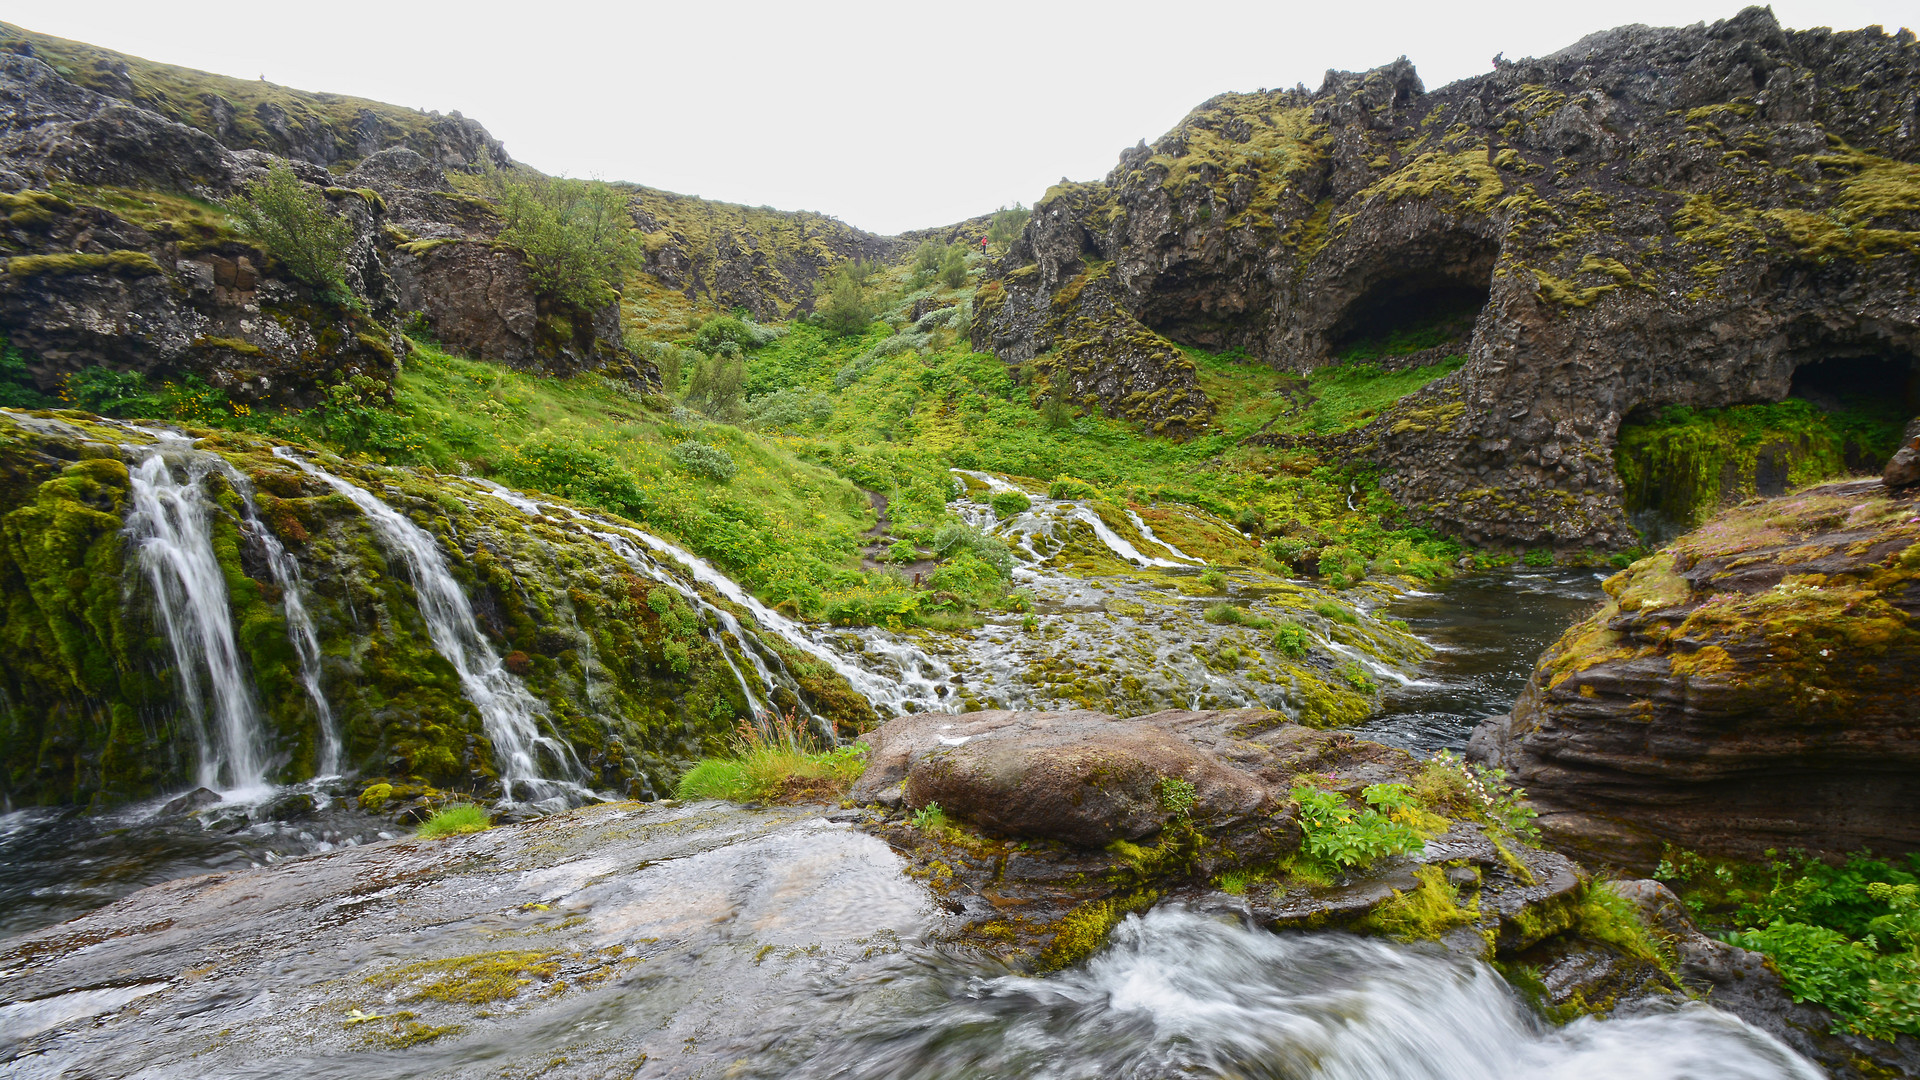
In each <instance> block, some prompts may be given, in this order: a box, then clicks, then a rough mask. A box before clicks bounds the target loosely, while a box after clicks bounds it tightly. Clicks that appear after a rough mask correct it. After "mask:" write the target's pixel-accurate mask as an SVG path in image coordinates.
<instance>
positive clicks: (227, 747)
mask: <svg viewBox="0 0 1920 1080" xmlns="http://www.w3.org/2000/svg"><path fill="white" fill-rule="evenodd" d="M155 434H156V435H157V436H159V437H160V442H159V444H158V445H157V446H155V447H152V448H150V449H148V450H147V451H146V456H145V457H144V458H143V459H142V460H141V461H140V462H139V463H138V464H136V465H135V466H134V467H133V468H132V469H131V470H129V477H130V478H131V480H132V499H133V508H132V510H131V511H130V512H129V513H128V514H127V520H126V530H127V535H128V538H129V539H130V540H132V542H133V545H134V553H135V558H136V560H137V561H138V562H139V564H140V568H141V571H142V572H143V573H144V574H145V575H146V578H147V581H148V583H149V584H150V585H152V587H153V596H154V607H155V610H156V612H157V613H158V615H159V622H160V630H161V632H162V633H163V634H165V635H166V638H167V644H168V646H169V647H170V648H171V649H172V651H173V666H174V673H175V678H176V680H177V682H178V685H179V690H180V697H181V700H182V701H183V702H184V703H185V704H186V707H187V713H188V715H189V716H191V717H192V718H193V721H194V724H195V726H196V728H197V729H198V733H199V742H200V765H199V770H198V782H199V784H200V786H201V787H205V788H212V789H215V790H220V791H225V792H229V793H232V794H236V795H241V796H243V797H245V796H247V795H252V794H257V793H259V792H262V791H264V790H265V789H266V788H267V786H268V785H267V779H266V773H267V761H266V756H267V755H266V750H265V748H264V746H263V745H262V744H263V739H262V737H261V725H260V713H259V710H258V709H257V708H256V707H255V705H254V701H253V694H252V691H251V689H250V684H249V682H248V679H247V676H246V672H245V670H244V669H243V666H242V664H241V661H240V647H239V645H238V643H237V642H236V641H235V640H234V636H233V611H232V608H231V607H229V606H228V602H227V581H226V575H225V573H224V572H223V571H222V570H221V568H220V560H219V558H218V557H217V556H215V554H214V550H213V532H212V512H213V503H212V502H211V500H209V499H208V498H207V495H206V492H205V491H204V490H203V489H202V487H201V484H202V481H204V480H205V479H206V476H207V474H208V473H209V472H212V471H214V469H215V468H216V464H215V463H216V462H217V461H218V460H219V459H217V458H216V457H215V456H214V455H212V454H208V453H203V452H198V451H195V450H193V449H192V447H191V444H190V443H189V442H188V441H187V440H186V439H184V438H181V437H179V436H175V435H170V434H166V433H155ZM176 460H177V461H178V463H179V466H180V471H181V475H179V476H176V475H175V473H174V469H173V465H174V462H175V461H176Z"/></svg>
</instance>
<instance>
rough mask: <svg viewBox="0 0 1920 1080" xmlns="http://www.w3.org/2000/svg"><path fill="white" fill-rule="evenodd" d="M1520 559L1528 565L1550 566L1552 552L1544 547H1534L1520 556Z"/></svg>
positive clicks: (1551, 563)
mask: <svg viewBox="0 0 1920 1080" xmlns="http://www.w3.org/2000/svg"><path fill="white" fill-rule="evenodd" d="M1520 561H1521V562H1523V563H1525V564H1527V565H1528V566H1534V567H1544V566H1552V565H1553V552H1551V551H1548V550H1547V549H1546V548H1534V549H1533V550H1531V551H1529V552H1527V553H1526V555H1525V556H1524V557H1522V558H1521V560H1520Z"/></svg>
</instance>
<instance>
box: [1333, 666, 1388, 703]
mask: <svg viewBox="0 0 1920 1080" xmlns="http://www.w3.org/2000/svg"><path fill="white" fill-rule="evenodd" d="M1340 677H1341V678H1343V679H1345V680H1347V684H1348V685H1350V686H1352V687H1353V688H1354V689H1355V690H1358V691H1359V692H1360V693H1362V694H1366V695H1367V696H1369V697H1371V696H1373V695H1374V694H1377V693H1379V692H1380V686H1379V684H1378V683H1376V682H1374V681H1373V677H1372V676H1370V675H1368V674H1367V669H1366V668H1363V667H1361V666H1360V661H1358V660H1349V661H1347V662H1346V663H1344V664H1342V665H1340Z"/></svg>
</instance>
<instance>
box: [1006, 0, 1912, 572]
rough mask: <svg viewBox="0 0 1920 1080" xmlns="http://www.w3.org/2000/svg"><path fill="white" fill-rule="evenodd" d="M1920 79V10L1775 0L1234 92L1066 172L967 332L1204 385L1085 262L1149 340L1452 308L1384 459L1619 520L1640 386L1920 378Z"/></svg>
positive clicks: (1392, 322) (1490, 533) (1320, 337)
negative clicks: (1096, 164)
mask: <svg viewBox="0 0 1920 1080" xmlns="http://www.w3.org/2000/svg"><path fill="white" fill-rule="evenodd" d="M1917 102H1920V47H1916V45H1915V42H1914V38H1913V36H1912V34H1911V33H1907V32H1902V33H1901V34H1899V35H1889V34H1886V33H1883V32H1882V31H1880V30H1879V29H1878V28H1869V29H1866V30H1861V31H1855V32H1845V33H1835V32H1833V31H1828V30H1810V31H1787V30H1784V29H1782V28H1781V27H1780V26H1779V25H1778V23H1777V22H1776V21H1775V20H1774V18H1773V16H1772V15H1771V13H1769V12H1768V11H1766V10H1765V9H1761V8H1752V9H1748V10H1747V11H1745V12H1743V13H1741V14H1740V15H1739V16H1737V17H1736V18H1733V19H1730V20H1726V21H1723V22H1719V23H1715V24H1713V25H1711V26H1708V25H1699V26H1694V27H1689V28H1685V29H1654V28H1649V27H1644V26H1633V27H1625V28H1621V29H1619V30H1614V31H1610V32H1607V33H1602V34H1595V35H1592V36H1590V37H1588V38H1586V39H1584V40H1582V41H1581V42H1579V43H1578V44H1576V45H1574V46H1572V47H1570V48H1568V49H1565V50H1562V51H1561V52H1558V53H1555V54H1553V55H1551V56H1547V57H1544V58H1539V59H1528V60H1522V61H1517V62H1506V61H1502V62H1500V63H1499V64H1498V65H1497V68H1496V70H1495V71H1493V72H1491V73H1489V74H1487V75H1482V76H1479V77H1476V78H1472V79H1467V80H1463V81H1461V82H1458V83H1455V84H1452V85H1449V86H1447V87H1444V88H1442V89H1439V90H1435V91H1432V92H1428V91H1426V90H1425V89H1424V87H1423V86H1422V84H1421V82H1420V80H1419V78H1418V77H1417V75H1416V74H1415V72H1414V71H1413V68H1412V66H1411V65H1409V64H1408V63H1406V62H1405V61H1404V60H1402V61H1400V62H1397V63H1395V64H1392V65H1388V66H1386V67H1383V68H1380V69H1377V70H1375V71H1372V72H1367V73H1365V74H1351V73H1341V72H1330V73H1329V74H1328V76H1327V78H1326V80H1325V82H1324V83H1323V84H1322V85H1321V87H1320V88H1319V89H1318V90H1316V91H1312V92H1309V91H1307V90H1306V89H1304V88H1297V89H1293V90H1278V91H1261V92H1257V93H1250V94H1225V95H1221V96H1219V97H1216V98H1214V99H1212V100H1210V101H1208V102H1206V103H1205V104H1203V105H1201V106H1200V107H1199V108H1198V109H1196V110H1194V112H1193V113H1191V114H1190V115H1189V116H1188V117H1187V118H1186V119H1185V120H1183V121H1182V122H1181V123H1180V124H1179V125H1178V126H1177V127H1175V128H1174V129H1173V130H1172V131H1171V132H1169V133H1167V135H1165V136H1163V137H1162V138H1161V139H1160V140H1159V141H1157V142H1156V143H1154V144H1153V145H1152V146H1147V145H1144V144H1143V145H1141V146H1138V147H1136V148H1134V149H1132V150H1129V151H1127V152H1125V153H1124V154H1122V155H1121V159H1120V162H1119V164H1118V165H1117V166H1116V167H1115V168H1114V169H1113V171H1112V172H1110V173H1109V174H1108V176H1107V177H1106V178H1105V180H1104V181H1101V182H1099V183H1091V184H1063V185H1061V186H1059V187H1056V188H1054V189H1053V190H1052V191H1050V192H1048V194H1047V196H1046V197H1045V198H1044V199H1042V200H1041V201H1040V202H1039V203H1038V204H1037V205H1036V206H1035V208H1034V214H1033V217H1032V219H1031V220H1030V222H1029V224H1028V226H1027V230H1026V233H1025V235H1024V236H1023V237H1022V239H1021V240H1020V241H1019V242H1018V243H1016V244H1015V245H1014V247H1013V249H1012V251H1011V252H1010V254H1009V255H1008V257H1007V258H1006V259H1005V260H1004V261H1003V262H1002V264H1001V265H1000V267H999V273H998V277H999V281H998V288H999V289H1001V290H1003V291H1004V298H1000V299H996V300H995V301H994V302H992V303H985V302H983V303H981V304H980V305H979V311H980V316H979V317H978V318H977V319H976V324H975V345H976V347H978V348H991V349H992V350H994V351H995V352H997V353H999V354H1000V355H1001V356H1002V358H1004V359H1006V360H1008V361H1009V362H1010V363H1028V362H1030V361H1031V360H1032V358H1034V357H1038V356H1043V355H1045V354H1046V352H1047V350H1048V349H1049V348H1053V349H1056V350H1066V349H1072V348H1073V343H1074V342H1076V341H1077V342H1079V343H1080V347H1079V350H1078V352H1079V356H1078V358H1077V359H1076V360H1075V361H1074V363H1073V364H1071V365H1069V370H1075V369H1077V368H1078V367H1081V366H1085V367H1087V368H1089V369H1091V370H1089V371H1087V372H1084V373H1078V374H1080V375H1081V376H1082V377H1083V378H1089V377H1090V378H1091V379H1092V381H1097V380H1098V374H1097V373H1098V372H1099V371H1100V370H1101V369H1102V368H1103V367H1114V368H1116V369H1119V370H1121V371H1123V372H1125V379H1124V382H1125V384H1126V386H1127V392H1128V393H1131V392H1135V391H1137V390H1138V389H1140V388H1141V382H1142V379H1143V377H1144V378H1145V379H1147V380H1150V381H1153V382H1155V383H1156V385H1157V386H1158V387H1160V388H1172V390H1173V392H1174V393H1176V394H1186V393H1187V391H1186V390H1185V389H1184V387H1185V385H1186V384H1185V383H1184V382H1183V379H1182V376H1181V373H1180V372H1179V371H1178V370H1177V366H1176V365H1173V364H1171V363H1162V364H1160V365H1159V366H1158V367H1157V368H1151V366H1150V367H1149V369H1148V370H1146V371H1144V372H1143V370H1142V368H1141V365H1140V364H1139V362H1138V360H1137V359H1136V356H1135V353H1134V352H1132V351H1129V349H1128V348H1126V347H1121V346H1119V345H1117V344H1116V343H1115V340H1114V337H1115V336H1114V335H1112V334H1108V333H1102V332H1092V331H1082V330H1076V329H1073V328H1072V327H1071V326H1070V325H1063V324H1062V323H1061V322H1060V320H1059V319H1056V318H1052V317H1049V313H1050V312H1052V311H1054V310H1056V309H1057V310H1059V311H1060V312H1063V313H1067V314H1068V316H1069V319H1070V318H1071V313H1072V312H1074V311H1075V310H1077V309H1078V307H1080V306H1081V305H1083V304H1088V305H1095V310H1091V311H1089V313H1088V321H1089V323H1090V324H1092V325H1094V326H1105V325H1108V324H1110V323H1112V322H1113V319H1112V318H1111V317H1109V316H1108V315H1107V314H1106V313H1105V311H1104V310H1103V309H1099V308H1098V305H1102V304H1105V303H1106V302H1107V297H1108V295H1109V294H1107V293H1105V292H1103V291H1098V290H1091V289H1088V290H1083V291H1082V292H1081V293H1080V294H1079V295H1078V296H1075V295H1074V294H1073V292H1072V290H1073V289H1074V288H1075V287H1076V283H1077V282H1079V281H1080V280H1081V279H1083V278H1088V277H1090V276H1093V275H1100V276H1101V280H1103V281H1105V282H1109V283H1111V289H1112V293H1111V294H1110V295H1111V297H1112V300H1113V302H1114V304H1115V307H1116V308H1117V311H1118V312H1119V313H1120V314H1121V315H1123V316H1124V317H1125V319H1128V320H1132V321H1134V322H1137V323H1138V324H1139V325H1140V326H1142V327H1143V328H1144V330H1145V331H1146V332H1148V333H1150V334H1152V335H1157V336H1159V337H1161V338H1163V339H1167V340H1170V341H1171V342H1175V343H1179V344H1182V345H1191V346H1198V347H1202V348H1206V349H1210V350H1226V349H1230V348H1241V349H1245V350H1246V351H1247V352H1248V353H1249V354H1250V355H1251V356H1253V357H1255V358H1257V359H1259V360H1262V361H1264V362H1266V363H1268V364H1272V365H1274V366H1277V367H1280V368H1283V369H1289V370H1295V371H1305V370H1309V369H1313V368H1317V367H1320V366H1322V365H1325V364H1328V363H1331V362H1334V361H1336V360H1337V359H1338V358H1340V357H1341V356H1343V355H1346V354H1348V353H1349V352H1350V351H1351V350H1353V349H1354V348H1355V347H1357V346H1363V345H1364V346H1369V348H1371V347H1373V346H1377V345H1378V344H1379V343H1381V342H1383V341H1388V340H1390V339H1392V338H1393V335H1395V334H1396V333H1401V334H1405V333H1406V332H1408V331H1422V332H1427V333H1429V334H1430V335H1438V336H1440V337H1446V336H1448V335H1451V334H1454V333H1455V330H1454V329H1451V328H1453V327H1460V328H1463V333H1462V339H1461V340H1460V342H1459V348H1458V351H1463V352H1466V353H1467V354H1468V355H1469V357H1470V360H1469V362H1468V363H1467V364H1466V366H1465V367H1464V368H1462V369H1461V370H1460V371H1459V372H1458V373H1457V374H1455V375H1453V376H1450V377H1449V378H1447V379H1445V380H1442V381H1440V382H1438V383H1435V384H1433V385H1431V386H1430V387H1429V388H1428V389H1427V390H1426V391H1424V392H1423V393H1422V394H1420V395H1416V396H1415V397H1414V398H1412V399H1410V400H1408V401H1406V402H1404V403H1403V405H1402V406H1401V408H1399V409H1397V410H1394V411H1392V412H1390V413H1389V414H1387V415H1385V416H1383V418H1382V419H1380V420H1379V421H1378V422H1377V423H1375V424H1374V425H1373V426H1372V427H1371V428H1369V429H1367V430H1368V435H1369V438H1368V442H1367V445H1366V447H1365V452H1366V453H1367V454H1368V455H1369V456H1371V457H1372V458H1373V459H1374V460H1375V461H1377V462H1379V463H1380V464H1381V465H1382V467H1383V468H1384V469H1385V471H1386V475H1385V478H1384V481H1383V482H1384V483H1385V485H1386V486H1387V487H1388V488H1389V490H1390V491H1391V492H1392V493H1393V494H1394V495H1395V497H1396V498H1397V499H1398V500H1399V501H1400V502H1401V504H1402V505H1403V506H1405V507H1407V508H1408V509H1409V512H1411V513H1413V514H1414V515H1415V516H1417V517H1420V518H1423V519H1424V520H1426V521H1428V522H1430V523H1431V524H1433V525H1435V526H1438V527H1441V528H1443V529H1446V530H1448V531H1450V532H1453V533H1456V534H1459V535H1462V536H1465V537H1467V538H1469V539H1471V540H1474V541H1477V542H1501V543H1513V544H1528V545H1541V544H1545V545H1555V546H1561V547H1580V546H1587V545H1591V546H1596V547H1624V546H1628V545H1630V544H1631V543H1632V542H1633V540H1634V537H1633V533H1632V532H1631V531H1630V529H1629V528H1628V525H1627V522H1626V520H1625V518H1624V516H1623V512H1622V508H1621V504H1620V482H1619V478H1618V477H1617V476H1616V475H1615V472H1614V468H1613V446H1614V439H1615V433H1616V432H1617V430H1618V428H1619V426H1620V424H1621V422H1622V421H1623V420H1624V419H1625V418H1627V417H1628V416H1629V415H1630V414H1633V413H1634V412H1635V411H1636V410H1643V409H1649V408H1655V407H1660V406H1665V405H1671V404H1680V405H1689V406H1695V407H1708V406H1721V405H1731V404H1736V403H1741V402H1750V401H1774V400H1779V399H1780V398H1782V397H1783V396H1785V395H1786V394H1787V393H1788V392H1789V390H1790V389H1792V387H1793V384H1794V378H1795V373H1796V371H1799V370H1801V369H1805V368H1808V367H1810V366H1812V365H1822V366H1823V367H1848V366H1859V365H1864V368H1863V370H1867V369H1870V370H1872V371H1875V372H1878V371H1880V370H1882V369H1883V368H1884V369H1885V370H1887V371H1890V372H1895V373H1896V374H1895V376H1894V377H1892V378H1891V381H1892V383H1893V385H1895V386H1899V385H1901V384H1902V383H1903V382H1905V383H1907V385H1908V386H1909V387H1911V386H1912V384H1911V382H1909V381H1908V380H1906V379H1904V378H1901V377H1899V376H1898V372H1902V371H1905V372H1911V371H1912V370H1913V369H1914V365H1915V362H1916V361H1915V357H1916V356H1920V309H1916V307H1915V306H1914V304H1915V301H1914V300H1913V297H1914V296H1915V295H1916V294H1917V293H1916V282H1920V258H1917V256H1916V253H1917V252H1920V196H1917V195H1916V193H1920V172H1916V171H1915V170H1916V166H1915V165H1914V164H1913V161H1914V160H1915V157H1916V155H1920V118H1916V111H1915V110H1916V107H1920V106H1917V105H1916V103H1917ZM991 288H992V286H989V289H991ZM988 295H989V293H988V292H987V291H984V290H983V298H985V297H987V296H988ZM1122 325H1124V321H1123V322H1122ZM1415 336H1416V337H1417V336H1418V335H1415ZM1122 339H1123V340H1127V339H1126V338H1125V335H1122ZM1426 344H1437V343H1426ZM1162 355H1163V356H1166V357H1168V358H1169V359H1170V358H1171V357H1172V356H1173V355H1177V354H1175V353H1174V352H1173V351H1172V350H1170V349H1169V350H1166V351H1165V352H1163V353H1162ZM1885 381H1887V380H1882V382H1885ZM1081 385H1083V384H1082V383H1076V384H1075V387H1076V392H1080V391H1079V387H1080V386H1081ZM1116 389H1117V388H1116ZM1908 392H1911V390H1909V391H1908ZM1100 400H1101V404H1102V406H1103V407H1104V408H1106V409H1107V410H1108V411H1109V412H1113V413H1116V414H1124V415H1130V416H1137V417H1139V418H1142V419H1145V418H1147V417H1148V416H1150V415H1151V413H1150V412H1149V413H1142V412H1139V411H1130V410H1129V408H1128V406H1127V405H1126V399H1125V396H1124V394H1120V393H1116V392H1114V391H1105V392H1104V393H1102V394H1101V395H1100ZM1915 404H1920V403H1915ZM1203 412H1204V410H1188V412H1187V415H1200V414H1202V413H1203Z"/></svg>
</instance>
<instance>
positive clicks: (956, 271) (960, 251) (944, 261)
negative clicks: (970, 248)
mask: <svg viewBox="0 0 1920 1080" xmlns="http://www.w3.org/2000/svg"><path fill="white" fill-rule="evenodd" d="M966 283H967V252H966V249H965V248H962V247H961V246H960V245H958V244H955V245H954V246H952V247H950V248H948V249H947V253H946V255H945V256H943V257H942V258H941V260H940V284H942V285H945V286H946V287H947V288H949V289H957V288H959V287H960V286H962V285H965V284H966Z"/></svg>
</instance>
